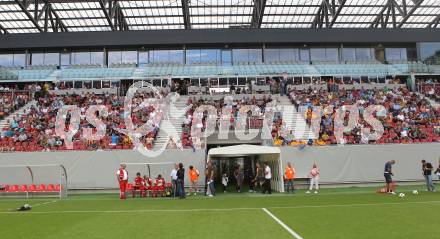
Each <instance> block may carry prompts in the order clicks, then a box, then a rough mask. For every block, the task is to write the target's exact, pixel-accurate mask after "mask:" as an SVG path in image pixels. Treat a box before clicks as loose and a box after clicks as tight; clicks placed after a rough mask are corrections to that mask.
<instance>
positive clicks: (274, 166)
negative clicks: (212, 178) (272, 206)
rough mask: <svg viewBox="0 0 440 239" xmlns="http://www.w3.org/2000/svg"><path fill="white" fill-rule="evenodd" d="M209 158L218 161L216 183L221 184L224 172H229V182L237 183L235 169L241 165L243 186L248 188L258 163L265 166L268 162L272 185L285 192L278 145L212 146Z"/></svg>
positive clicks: (274, 188) (275, 188)
mask: <svg viewBox="0 0 440 239" xmlns="http://www.w3.org/2000/svg"><path fill="white" fill-rule="evenodd" d="M207 160H212V161H213V162H215V163H216V173H217V174H216V175H217V177H216V182H217V183H216V184H217V185H221V182H222V181H221V180H222V178H221V176H222V174H224V173H225V174H227V176H228V178H229V184H234V185H235V183H236V179H235V177H234V171H236V170H237V167H238V166H240V173H242V177H243V186H244V187H243V188H246V189H247V188H248V187H246V186H245V185H249V180H250V177H254V176H255V168H256V163H257V162H259V163H260V164H261V167H263V162H267V163H268V165H269V167H270V168H271V171H272V180H271V182H272V183H271V185H272V189H273V190H275V191H279V192H283V191H284V187H283V177H282V171H283V170H282V162H281V151H280V149H279V148H278V147H270V146H259V145H247V144H241V145H234V146H227V147H220V148H212V149H210V150H209V151H208V157H207Z"/></svg>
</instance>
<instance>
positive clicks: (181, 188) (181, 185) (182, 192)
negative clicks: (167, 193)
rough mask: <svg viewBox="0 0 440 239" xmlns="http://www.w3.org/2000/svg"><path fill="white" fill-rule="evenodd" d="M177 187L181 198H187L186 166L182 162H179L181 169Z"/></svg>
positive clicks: (178, 173) (178, 172)
mask: <svg viewBox="0 0 440 239" xmlns="http://www.w3.org/2000/svg"><path fill="white" fill-rule="evenodd" d="M177 188H178V191H179V198H180V199H184V198H185V168H184V167H183V164H182V163H179V169H178V170H177Z"/></svg>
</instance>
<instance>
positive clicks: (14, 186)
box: [9, 185, 18, 192]
mask: <svg viewBox="0 0 440 239" xmlns="http://www.w3.org/2000/svg"><path fill="white" fill-rule="evenodd" d="M9 192H18V185H12V186H11V187H10V188H9Z"/></svg>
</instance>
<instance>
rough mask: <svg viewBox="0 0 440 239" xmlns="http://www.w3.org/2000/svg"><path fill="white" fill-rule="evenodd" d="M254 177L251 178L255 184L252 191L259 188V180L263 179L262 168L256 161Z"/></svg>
mask: <svg viewBox="0 0 440 239" xmlns="http://www.w3.org/2000/svg"><path fill="white" fill-rule="evenodd" d="M255 167H256V169H255V179H254V180H253V183H254V184H255V186H254V189H255V190H254V191H255V192H256V191H257V188H259V189H261V184H262V183H261V182H263V181H264V172H263V171H264V170H263V169H262V168H261V166H260V163H258V162H257V163H256V164H255Z"/></svg>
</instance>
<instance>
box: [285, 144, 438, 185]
mask: <svg viewBox="0 0 440 239" xmlns="http://www.w3.org/2000/svg"><path fill="white" fill-rule="evenodd" d="M439 146H440V144H439V143H430V144H391V145H351V146H347V145H346V146H321V147H307V146H306V147H305V148H304V149H303V150H299V149H298V148H294V147H282V148H281V157H282V160H283V164H284V165H283V167H285V166H286V164H287V162H291V163H292V164H293V165H294V167H295V170H296V172H297V177H300V178H302V177H307V175H308V173H309V170H310V169H311V167H312V164H313V163H314V162H316V163H317V164H318V166H319V168H320V172H321V182H324V183H335V182H336V183H342V182H377V181H384V178H383V171H384V166H385V163H386V161H388V160H391V159H394V160H396V164H395V165H394V167H393V171H394V174H395V177H394V179H395V180H398V181H411V180H423V176H422V174H421V164H420V161H421V160H422V159H423V158H424V159H426V160H428V161H430V162H431V163H433V165H434V167H436V166H437V163H438V159H439V157H440V147H439Z"/></svg>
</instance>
